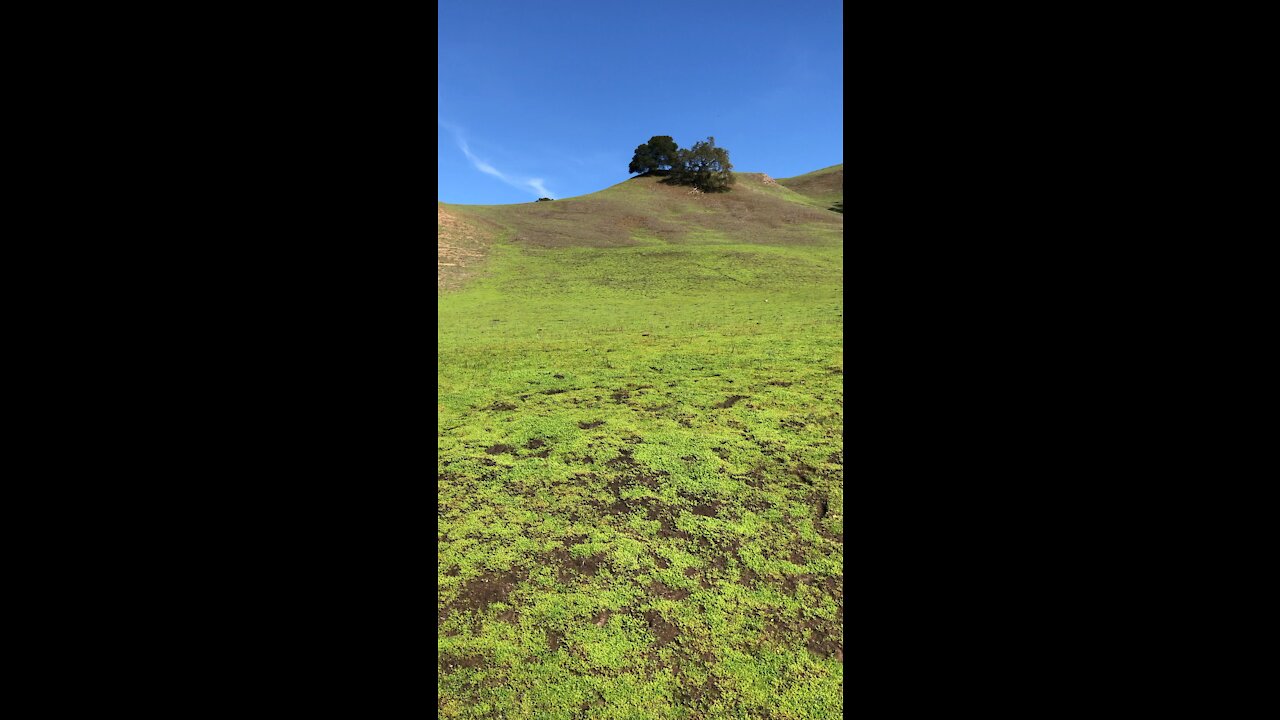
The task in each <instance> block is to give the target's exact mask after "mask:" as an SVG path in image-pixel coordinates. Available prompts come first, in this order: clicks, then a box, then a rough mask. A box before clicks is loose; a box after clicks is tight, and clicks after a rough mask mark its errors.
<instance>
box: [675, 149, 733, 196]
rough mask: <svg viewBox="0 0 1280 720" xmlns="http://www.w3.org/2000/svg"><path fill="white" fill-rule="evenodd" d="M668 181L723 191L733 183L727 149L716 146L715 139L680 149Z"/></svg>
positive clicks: (705, 190)
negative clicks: (686, 148)
mask: <svg viewBox="0 0 1280 720" xmlns="http://www.w3.org/2000/svg"><path fill="white" fill-rule="evenodd" d="M668 182H671V183H673V184H676V185H692V186H694V187H696V188H698V189H699V190H701V191H703V192H723V191H726V190H728V189H729V188H730V187H731V186H732V185H733V183H734V177H733V164H732V163H730V162H729V151H728V150H725V149H724V148H722V147H716V139H715V138H714V137H709V138H707V139H706V141H705V142H698V143H694V146H693V147H692V148H690V149H688V150H681V151H680V154H679V158H678V162H677V163H676V166H675V169H674V170H673V171H672V173H671V178H670V180H669V181H668Z"/></svg>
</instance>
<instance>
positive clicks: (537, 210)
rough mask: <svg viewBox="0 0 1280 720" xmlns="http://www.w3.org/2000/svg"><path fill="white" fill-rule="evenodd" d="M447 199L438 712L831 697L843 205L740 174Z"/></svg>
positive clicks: (566, 713)
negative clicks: (467, 253)
mask: <svg viewBox="0 0 1280 720" xmlns="http://www.w3.org/2000/svg"><path fill="white" fill-rule="evenodd" d="M442 208H443V209H444V210H445V211H447V212H450V213H453V214H454V215H455V216H457V217H459V218H463V219H471V220H474V221H476V222H477V223H478V224H483V226H484V227H485V228H490V229H492V233H493V236H492V238H491V242H492V246H491V247H490V248H489V255H488V257H487V258H486V259H485V261H484V269H483V270H482V271H480V273H479V274H478V275H477V276H475V277H473V278H471V279H469V280H468V282H467V283H466V284H465V286H464V287H463V288H462V289H460V290H457V291H451V292H444V293H442V294H440V295H439V298H438V299H439V302H438V310H437V315H438V321H439V331H438V332H439V336H438V340H439V356H438V367H437V387H438V389H437V394H438V400H437V403H438V405H437V417H438V421H439V427H440V431H439V437H438V439H437V442H438V458H439V459H438V461H437V462H438V466H437V473H438V510H437V513H438V516H439V538H438V540H439V542H438V574H437V581H438V583H439V600H438V627H439V632H440V635H439V643H438V647H437V657H438V672H439V680H440V682H439V690H438V695H437V704H438V714H439V716H440V717H441V718H486V719H488V718H547V719H551V720H571V719H575V718H584V717H585V718H605V719H617V720H639V719H654V720H657V719H659V718H661V719H666V718H689V719H691V720H692V719H696V718H743V719H746V718H777V719H794V720H799V719H805V720H818V719H820V718H821V719H826V718H833V717H838V716H840V714H841V713H842V710H843V700H842V688H843V682H844V672H843V646H844V634H843V626H842V618H841V616H842V613H843V608H844V590H843V582H844V553H843V539H844V534H843V533H844V528H843V523H844V516H843V510H842V508H843V479H844V478H843V461H844V457H843V440H842V432H843V414H844V395H843V388H842V382H841V381H842V374H843V365H844V363H843V352H842V340H843V336H842V322H843V319H842V315H843V312H844V310H843V302H842V287H843V249H842V248H843V217H842V216H841V215H838V214H836V213H831V212H828V211H825V210H819V209H815V208H812V207H809V206H807V205H805V204H804V202H803V200H802V199H797V196H796V193H794V192H792V191H790V190H787V189H785V188H780V187H777V186H771V185H766V184H765V183H763V182H760V181H759V179H758V176H757V177H756V178H752V177H751V176H748V175H746V174H743V175H740V176H739V178H738V183H737V185H736V186H735V188H734V190H733V191H732V192H730V193H723V194H717V195H715V196H710V195H708V196H690V195H689V194H688V193H687V188H670V187H667V186H664V185H661V184H659V183H657V182H656V180H654V179H652V178H640V179H634V180H630V181H628V182H626V183H622V184H621V185H618V186H615V187H613V188H609V189H607V190H604V191H601V192H599V193H595V194H593V195H588V196H584V197H582V198H572V199H569V200H558V201H555V202H550V203H537V204H528V205H514V206H483V207H481V206H455V205H443V206H442Z"/></svg>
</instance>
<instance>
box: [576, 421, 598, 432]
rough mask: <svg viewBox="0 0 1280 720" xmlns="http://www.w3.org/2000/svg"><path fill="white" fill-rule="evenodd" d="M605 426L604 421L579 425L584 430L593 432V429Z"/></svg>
mask: <svg viewBox="0 0 1280 720" xmlns="http://www.w3.org/2000/svg"><path fill="white" fill-rule="evenodd" d="M603 424H604V421H603V420H596V421H595V422H580V423H578V427H579V428H581V429H583V430H591V429H593V428H598V427H600V426H601V425H603Z"/></svg>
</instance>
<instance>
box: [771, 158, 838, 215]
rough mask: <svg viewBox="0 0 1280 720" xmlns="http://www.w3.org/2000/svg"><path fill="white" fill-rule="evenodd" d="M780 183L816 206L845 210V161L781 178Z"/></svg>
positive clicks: (825, 208)
mask: <svg viewBox="0 0 1280 720" xmlns="http://www.w3.org/2000/svg"><path fill="white" fill-rule="evenodd" d="M778 183H779V184H780V185H782V186H783V187H786V188H790V189H791V190H794V191H795V192H797V193H799V194H800V195H801V196H803V197H804V198H806V199H807V201H808V202H810V203H812V204H813V206H814V207H820V208H822V209H824V210H836V211H837V212H840V213H843V212H844V163H840V164H839V165H832V166H831V167H826V168H822V169H821V170H814V171H813V172H811V173H806V174H804V175H797V176H796V177H791V178H779V179H778Z"/></svg>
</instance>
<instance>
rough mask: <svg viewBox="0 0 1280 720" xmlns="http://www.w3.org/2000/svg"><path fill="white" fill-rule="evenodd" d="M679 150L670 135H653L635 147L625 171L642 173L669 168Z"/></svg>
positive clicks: (657, 171)
mask: <svg viewBox="0 0 1280 720" xmlns="http://www.w3.org/2000/svg"><path fill="white" fill-rule="evenodd" d="M679 152H680V148H679V146H678V145H676V141H675V140H672V139H671V136H670V135H654V136H653V137H651V138H649V142H647V143H645V144H643V145H640V146H639V147H637V148H636V152H635V155H634V156H632V158H631V165H630V166H629V167H628V168H627V171H628V172H633V173H641V174H644V173H661V172H662V171H665V170H670V169H671V167H672V166H673V165H675V163H676V158H677V156H678V153H679Z"/></svg>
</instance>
